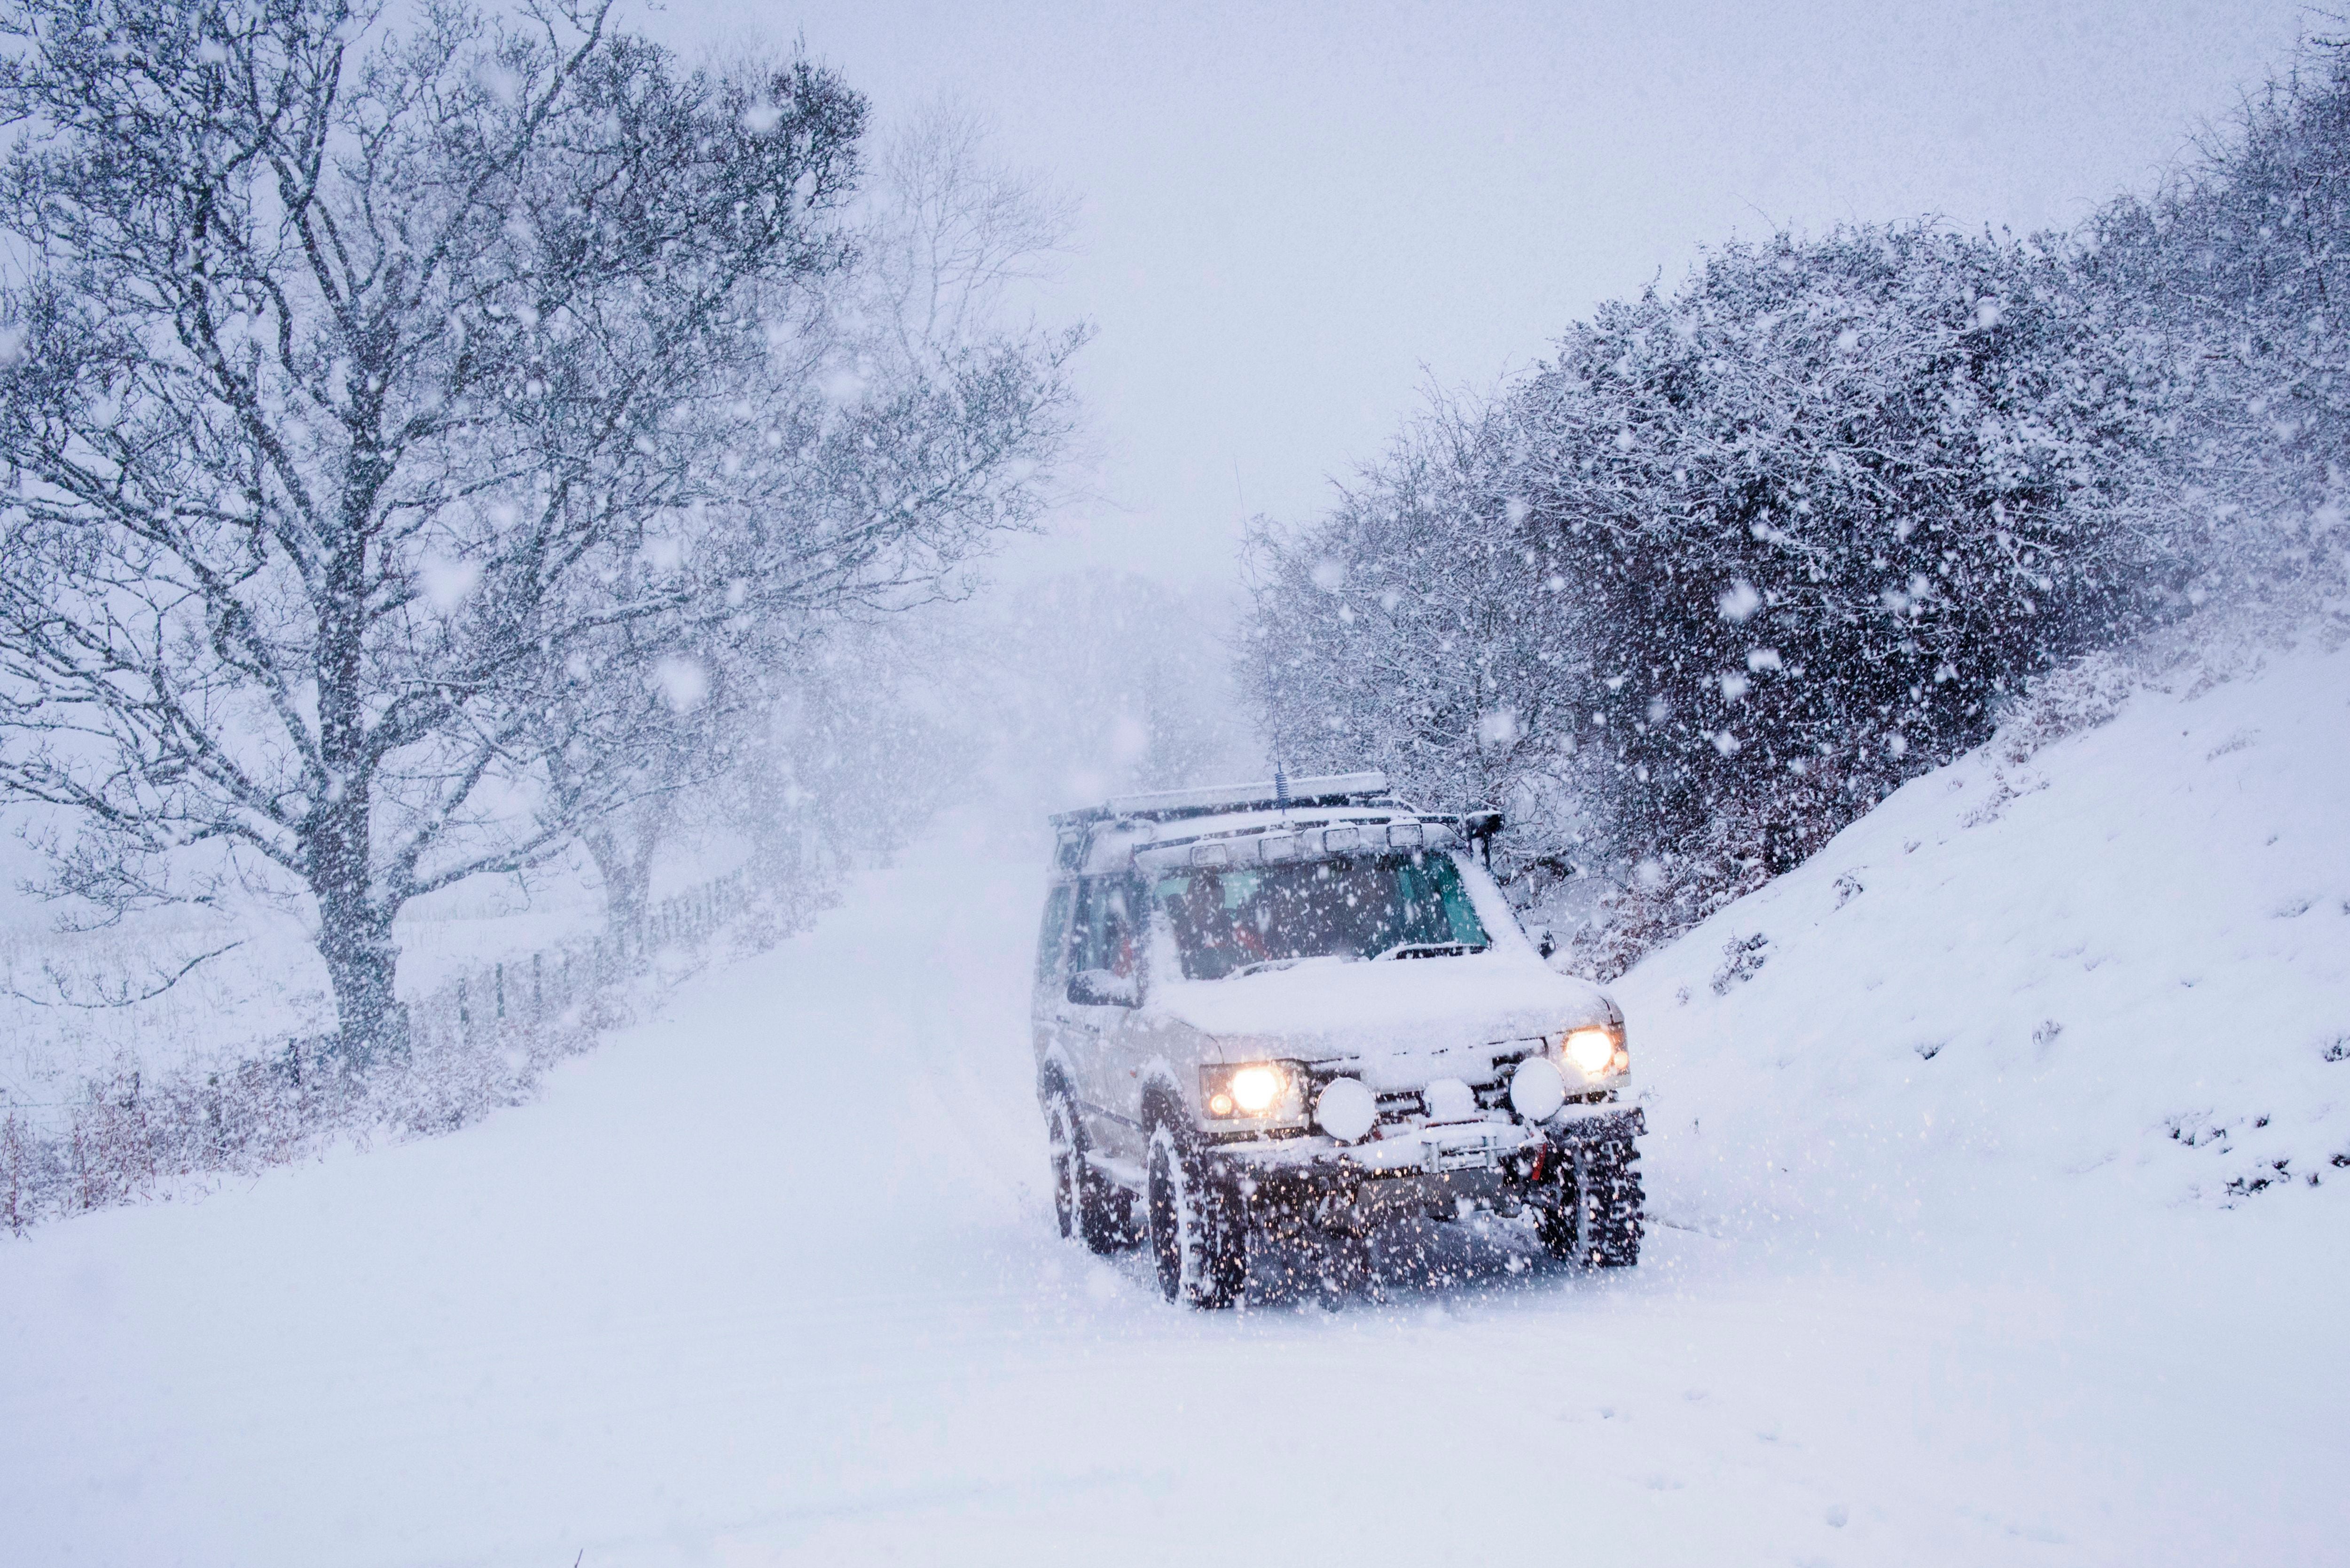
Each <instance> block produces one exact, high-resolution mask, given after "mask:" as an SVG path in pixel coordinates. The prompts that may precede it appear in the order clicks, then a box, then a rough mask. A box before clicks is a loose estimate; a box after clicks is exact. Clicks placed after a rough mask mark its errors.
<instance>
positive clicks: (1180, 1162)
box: [1149, 1122, 1248, 1308]
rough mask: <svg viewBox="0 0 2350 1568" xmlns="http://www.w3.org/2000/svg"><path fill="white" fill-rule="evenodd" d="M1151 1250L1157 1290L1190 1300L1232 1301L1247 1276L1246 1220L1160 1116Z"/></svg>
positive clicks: (1233, 1197)
mask: <svg viewBox="0 0 2350 1568" xmlns="http://www.w3.org/2000/svg"><path fill="white" fill-rule="evenodd" d="M1149 1192H1150V1252H1151V1258H1152V1261H1153V1262H1155V1263H1156V1264H1157V1266H1158V1271H1159V1293H1160V1294H1161V1295H1164V1296H1165V1297H1166V1298H1167V1299H1168V1300H1169V1301H1170V1302H1180V1303H1183V1304H1184V1305H1186V1306H1194V1307H1209V1308H1215V1307H1228V1306H1230V1305H1232V1303H1234V1302H1236V1301H1238V1300H1239V1299H1240V1296H1241V1293H1242V1291H1243V1288H1245V1286H1246V1285H1247V1282H1248V1221H1247V1217H1246V1215H1245V1214H1244V1213H1243V1210H1242V1204H1241V1199H1240V1196H1239V1194H1237V1193H1232V1192H1226V1191H1223V1190H1222V1189H1218V1188H1217V1187H1215V1186H1214V1185H1212V1184H1211V1183H1210V1182H1209V1181H1208V1180H1207V1179H1206V1177H1205V1174H1204V1173H1203V1172H1202V1171H1201V1168H1200V1162H1199V1158H1198V1156H1197V1155H1195V1154H1194V1153H1193V1152H1192V1151H1191V1149H1190V1148H1189V1147H1186V1146H1185V1144H1184V1143H1183V1142H1182V1141H1180V1140H1179V1139H1178V1138H1177V1137H1176V1136H1175V1133H1174V1131H1173V1129H1172V1128H1170V1127H1168V1125H1167V1124H1166V1123H1165V1122H1160V1123H1159V1124H1158V1125H1157V1126H1156V1127H1152V1128H1151V1129H1150V1183H1149Z"/></svg>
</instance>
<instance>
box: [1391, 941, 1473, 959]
mask: <svg viewBox="0 0 2350 1568" xmlns="http://www.w3.org/2000/svg"><path fill="white" fill-rule="evenodd" d="M1485 948H1486V944H1485V943H1483V942H1405V943H1402V944H1401V945H1400V946H1398V947H1392V948H1389V949H1388V950H1387V951H1385V952H1383V953H1381V954H1380V955H1379V957H1380V958H1383V959H1416V958H1453V957H1457V956H1460V955H1463V954H1467V953H1482V952H1483V951H1484V950H1485Z"/></svg>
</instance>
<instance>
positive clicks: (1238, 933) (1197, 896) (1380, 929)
mask: <svg viewBox="0 0 2350 1568" xmlns="http://www.w3.org/2000/svg"><path fill="white" fill-rule="evenodd" d="M1151 897H1152V898H1153V900H1154V901H1155V902H1156V903H1157V904H1158V906H1159V909H1161V910H1163V911H1164V912H1165V914H1166V916H1167V922H1168V924H1169V925H1170V927H1171V928H1172V929H1173V930H1174V933H1175V946H1176V949H1177V950H1178V951H1180V953H1181V954H1182V958H1183V974H1184V977H1185V978H1186V979H1189V980H1222V978H1223V977H1224V976H1226V975H1229V974H1238V973H1243V972H1245V971H1248V970H1250V969H1253V968H1256V967H1258V966H1260V965H1269V964H1279V963H1284V962H1294V961H1296V960H1299V959H1308V958H1334V957H1335V958H1349V959H1375V958H1382V957H1388V956H1390V955H1392V956H1394V957H1397V958H1409V957H1424V956H1433V955H1435V954H1438V953H1457V952H1479V951H1482V950H1484V948H1485V945H1486V937H1485V928H1484V926H1483V925H1482V924H1481V923H1479V921H1478V919H1477V911H1476V910H1475V909H1472V908H1471V906H1470V902H1469V889H1468V888H1465V887H1463V886H1462V885H1461V871H1460V868H1459V867H1456V866H1455V865H1454V864H1453V863H1452V857H1451V856H1449V855H1391V856H1384V857H1379V858H1378V859H1361V860H1315V861H1308V862H1305V863H1304V864H1300V865H1295V866H1268V867H1263V868H1262V869H1257V868H1251V869H1249V870H1244V871H1243V870H1232V871H1217V870H1198V871H1188V872H1184V873H1181V874H1180V875H1176V876H1170V877H1160V878H1159V880H1158V882H1157V883H1156V884H1154V885H1153V887H1152V889H1151Z"/></svg>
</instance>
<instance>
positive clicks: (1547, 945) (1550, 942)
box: [1526, 926, 1558, 958]
mask: <svg viewBox="0 0 2350 1568" xmlns="http://www.w3.org/2000/svg"><path fill="white" fill-rule="evenodd" d="M1526 935H1527V936H1528V937H1530V938H1532V939H1533V940H1534V951H1536V952H1538V953H1540V954H1542V956H1543V957H1544V958H1548V957H1550V955H1551V954H1553V953H1555V952H1556V951H1558V939H1557V938H1556V937H1554V936H1552V935H1551V934H1550V928H1549V927H1548V926H1528V927H1527V928H1526Z"/></svg>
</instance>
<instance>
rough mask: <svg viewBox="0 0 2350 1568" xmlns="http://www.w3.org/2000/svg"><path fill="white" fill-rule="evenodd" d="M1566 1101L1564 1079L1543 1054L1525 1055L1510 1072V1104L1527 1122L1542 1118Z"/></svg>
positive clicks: (1552, 1113) (1555, 1113) (1546, 1117)
mask: <svg viewBox="0 0 2350 1568" xmlns="http://www.w3.org/2000/svg"><path fill="white" fill-rule="evenodd" d="M1565 1104H1566V1080H1565V1078H1563V1077H1561V1076H1560V1075H1559V1071H1558V1069H1557V1068H1556V1067H1555V1066H1553V1065H1552V1064H1551V1062H1550V1059H1549V1058H1548V1057H1546V1056H1529V1057H1527V1058H1526V1059H1525V1060H1524V1061H1523V1062H1521V1063H1519V1064H1518V1070H1517V1071H1516V1072H1514V1073H1513V1074H1511V1075H1510V1106H1511V1108H1512V1109H1513V1110H1515V1111H1516V1112H1517V1113H1518V1115H1520V1116H1523V1117H1525V1118H1526V1120H1528V1121H1530V1122H1546V1121H1548V1120H1550V1118H1551V1117H1553V1116H1556V1115H1557V1114H1558V1107H1559V1106H1563V1105H1565Z"/></svg>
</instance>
